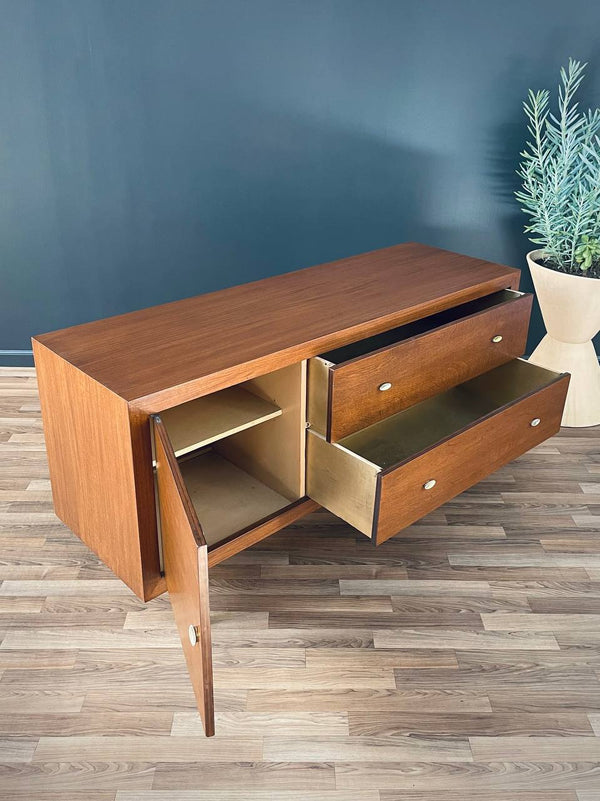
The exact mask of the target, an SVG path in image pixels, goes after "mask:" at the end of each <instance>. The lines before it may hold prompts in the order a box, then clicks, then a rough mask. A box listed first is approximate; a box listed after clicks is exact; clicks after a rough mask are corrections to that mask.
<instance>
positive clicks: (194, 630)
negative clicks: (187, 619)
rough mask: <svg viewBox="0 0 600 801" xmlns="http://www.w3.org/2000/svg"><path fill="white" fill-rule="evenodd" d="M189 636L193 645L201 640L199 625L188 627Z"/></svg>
mask: <svg viewBox="0 0 600 801" xmlns="http://www.w3.org/2000/svg"><path fill="white" fill-rule="evenodd" d="M188 637H189V638H190V643H191V644H192V645H197V644H198V642H199V640H200V630H199V628H198V626H193V625H192V626H190V627H189V628H188Z"/></svg>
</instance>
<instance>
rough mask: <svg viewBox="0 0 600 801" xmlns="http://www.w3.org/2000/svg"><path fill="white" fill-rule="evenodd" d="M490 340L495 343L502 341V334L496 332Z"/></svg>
mask: <svg viewBox="0 0 600 801" xmlns="http://www.w3.org/2000/svg"><path fill="white" fill-rule="evenodd" d="M492 342H495V343H496V344H497V343H498V342H502V334H496V336H495V337H492Z"/></svg>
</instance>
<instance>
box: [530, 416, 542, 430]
mask: <svg viewBox="0 0 600 801" xmlns="http://www.w3.org/2000/svg"><path fill="white" fill-rule="evenodd" d="M541 422H542V421H541V420H540V418H539V417H534V418H533V420H532V421H531V423H529V425H530V426H532V428H535V427H536V426H539V424H540V423H541Z"/></svg>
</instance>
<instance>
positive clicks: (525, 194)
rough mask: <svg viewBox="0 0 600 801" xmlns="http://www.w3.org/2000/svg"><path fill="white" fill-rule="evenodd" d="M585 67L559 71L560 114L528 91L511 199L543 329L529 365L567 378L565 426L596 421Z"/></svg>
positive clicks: (595, 188) (595, 129)
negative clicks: (579, 95)
mask: <svg viewBox="0 0 600 801" xmlns="http://www.w3.org/2000/svg"><path fill="white" fill-rule="evenodd" d="M585 67H586V64H582V63H580V62H578V61H574V60H573V59H570V60H569V64H568V67H567V68H566V69H565V68H563V69H561V71H560V77H561V82H560V85H559V89H558V111H557V114H556V115H555V114H553V113H552V112H551V111H550V108H549V100H550V93H549V92H548V91H547V90H545V89H544V90H541V91H537V92H533V91H531V90H530V91H529V95H528V99H527V100H526V101H525V103H524V104H523V105H524V109H525V114H526V115H527V119H528V122H529V125H528V130H529V134H530V141H528V142H527V145H526V147H525V150H524V151H523V152H522V153H521V157H522V159H523V161H522V162H521V164H520V167H519V170H518V174H519V175H520V177H521V179H522V187H521V189H520V191H518V192H516V193H515V194H516V197H517V200H518V201H519V203H520V204H521V207H522V209H523V211H524V212H525V213H526V214H527V215H528V216H529V222H528V224H527V225H526V227H525V231H526V233H528V234H529V238H530V241H531V242H533V243H534V244H536V245H538V246H540V247H538V249H537V250H533V251H531V252H530V253H528V254H527V262H528V264H529V269H530V270H531V277H532V279H533V284H534V286H535V291H536V295H537V298H538V301H539V303H540V308H541V311H542V316H543V318H544V323H545V325H546V331H547V334H546V336H545V337H544V338H543V339H542V341H541V342H540V344H539V345H538V347H537V348H536V349H535V351H534V352H533V353H532V355H531V357H530V361H532V362H534V363H535V364H539V365H540V366H542V367H547V368H549V369H551V370H556V371H557V372H568V373H571V382H570V386H569V393H568V396H567V403H566V406H565V412H564V415H563V419H562V423H563V425H566V426H592V425H598V424H599V423H600V365H599V364H598V359H597V357H596V353H595V350H594V345H593V342H592V338H593V337H594V336H595V334H596V333H597V332H598V329H599V328H600V136H599V134H600V109H595V110H593V111H592V110H588V111H585V112H584V111H580V110H579V109H578V104H577V103H576V102H575V100H574V97H575V94H576V92H577V89H578V87H579V85H580V83H581V81H582V79H583V76H584V70H585Z"/></svg>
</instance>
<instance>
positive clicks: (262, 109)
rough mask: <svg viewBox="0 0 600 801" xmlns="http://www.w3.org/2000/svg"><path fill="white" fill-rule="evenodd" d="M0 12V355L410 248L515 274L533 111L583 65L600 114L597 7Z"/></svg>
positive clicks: (479, 2)
mask: <svg viewBox="0 0 600 801" xmlns="http://www.w3.org/2000/svg"><path fill="white" fill-rule="evenodd" d="M0 11H1V17H0V18H1V19H2V25H1V26H0V54H1V56H0V58H1V67H0V139H1V146H0V265H1V267H0V269H1V281H0V349H26V348H29V347H30V346H29V337H30V335H31V334H33V333H38V332H42V331H46V330H50V329H53V328H58V327H62V326H67V325H72V324H74V323H79V322H83V321H86V320H90V319H93V318H97V317H102V316H106V315H110V314H116V313H119V312H124V311H128V310H131V309H136V308H140V307H143V306H147V305H149V304H155V303H160V302H163V301H168V300H172V299H175V298H180V297H184V296H186V295H191V294H196V293H199V292H206V291H208V290H213V289H217V288H220V287H224V286H228V285H231V284H235V283H239V282H242V281H247V280H251V279H255V278H260V277H263V276H267V275H273V274H275V273H280V272H286V271H289V270H293V269H296V268H298V267H303V266H308V265H310V264H314V263H317V262H322V261H327V260H330V259H335V258H338V257H342V256H346V255H349V254H352V253H358V252H360V251H365V250H370V249H372V248H379V247H384V246H386V245H390V244H393V243H396V242H400V241H403V240H407V239H414V240H419V241H422V242H426V243H429V244H433V245H439V246H442V247H446V248H450V249H454V250H458V251H462V252H464V253H468V254H471V255H475V256H481V257H484V258H488V259H492V260H496V261H500V262H504V263H507V264H511V265H514V266H523V264H524V254H525V252H526V251H527V250H528V243H527V241H526V239H525V238H524V237H523V235H522V234H521V228H522V222H523V220H522V219H521V215H520V212H519V211H518V209H517V208H516V206H515V203H514V201H513V200H512V199H511V194H510V193H511V190H512V189H513V188H514V177H513V170H514V168H515V165H516V161H517V160H518V151H519V149H520V147H521V145H522V139H523V136H524V121H523V117H522V113H521V108H520V106H521V100H522V98H523V97H524V95H525V92H526V90H527V88H528V87H530V86H531V87H540V86H542V87H543V86H550V87H553V86H554V85H555V84H556V82H557V78H558V69H559V67H560V65H561V64H562V63H564V62H565V61H566V60H567V58H568V56H570V55H573V56H574V57H577V58H580V59H584V60H591V61H592V66H591V67H590V68H589V70H588V80H587V83H586V91H585V93H584V100H586V101H587V102H595V103H596V104H600V97H599V88H600V53H599V52H598V48H597V47H596V46H595V42H597V41H598V31H599V30H600V24H599V23H600V11H599V10H598V6H597V4H596V3H594V2H590V0H571V2H569V3H568V4H567V5H565V3H564V2H562V0H529V1H528V0H498V1H497V2H491V0H452V2H450V1H449V0H410V1H408V0H406V1H403V0H296V1H292V0H3V1H2V2H0ZM528 283H529V278H528V276H527V277H526V278H525V279H524V284H525V286H527V285H528ZM534 329H535V330H534V333H533V335H532V342H535V341H537V339H539V338H540V335H541V331H542V329H541V327H540V321H539V317H537V319H536V320H535V321H534ZM0 360H1V359H0ZM4 361H5V363H6V362H7V360H6V357H5V359H4Z"/></svg>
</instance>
